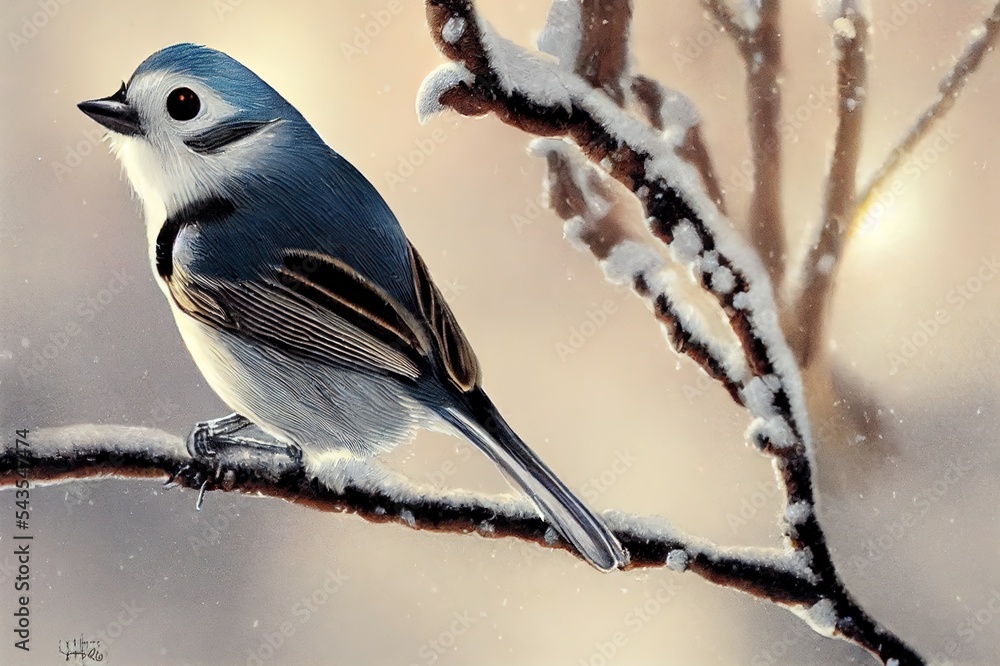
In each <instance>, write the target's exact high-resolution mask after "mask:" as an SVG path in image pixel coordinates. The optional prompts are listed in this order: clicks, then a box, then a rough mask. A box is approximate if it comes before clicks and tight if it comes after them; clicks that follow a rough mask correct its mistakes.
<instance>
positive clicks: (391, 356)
mask: <svg viewBox="0 0 1000 666" xmlns="http://www.w3.org/2000/svg"><path fill="white" fill-rule="evenodd" d="M410 258H411V261H410V264H411V276H409V277H410V278H411V279H412V280H413V282H414V285H413V286H414V289H415V290H416V293H417V296H418V302H419V307H420V311H419V312H409V311H408V310H407V309H406V308H405V307H404V306H402V305H401V304H400V303H399V302H398V301H397V300H396V299H394V298H393V297H392V296H390V295H389V294H388V293H387V292H386V291H385V290H384V289H382V288H380V287H379V286H378V285H376V284H375V283H373V282H372V281H370V280H368V279H367V278H365V277H364V276H363V275H361V274H359V273H358V272H357V271H355V270H354V269H353V268H351V267H350V266H348V265H346V264H345V263H344V262H342V261H340V260H338V259H336V258H334V257H331V256H329V255H327V254H325V253H322V252H317V251H313V250H300V249H290V250H286V251H284V252H283V253H282V254H281V259H280V264H278V265H274V266H271V267H270V269H271V270H269V271H266V272H265V273H264V275H265V277H260V278H256V279H252V280H247V279H241V280H231V279H226V278H220V277H217V276H211V275H205V274H202V273H198V272H187V271H185V270H184V266H183V265H181V264H180V263H178V264H175V265H174V269H173V272H172V274H171V275H170V277H169V278H168V279H166V282H167V286H168V287H169V291H170V294H171V296H172V298H173V300H174V302H175V303H176V304H177V306H178V307H179V308H180V309H181V310H182V311H183V312H185V313H186V314H188V315H190V316H191V317H194V318H195V319H197V320H199V321H201V322H203V323H205V324H207V325H209V326H213V327H215V328H219V329H223V330H227V331H229V332H232V333H234V334H236V335H238V336H240V337H242V338H244V339H246V340H247V341H249V342H251V343H256V344H263V345H265V346H268V347H271V348H274V349H277V350H279V351H282V352H284V353H287V354H290V355H292V356H294V357H298V358H302V359H306V360H309V361H312V362H319V363H326V364H334V365H339V366H346V367H349V368H352V369H356V370H359V371H366V372H377V373H379V374H391V375H396V376H399V377H402V378H407V379H410V380H416V379H417V378H419V377H420V376H421V375H422V374H423V373H424V372H426V371H427V370H428V369H429V368H431V367H434V366H435V365H437V366H438V367H440V368H441V369H443V370H444V371H445V373H446V376H447V378H448V379H449V380H450V381H451V382H452V383H453V384H454V385H455V386H456V388H458V389H459V390H461V391H468V390H471V389H472V388H473V387H475V386H477V385H478V383H479V379H480V373H479V364H478V361H477V360H476V357H475V354H474V353H473V351H472V348H471V347H470V346H469V343H468V341H467V340H466V338H465V336H464V335H463V334H462V331H461V329H460V328H459V327H458V324H457V322H456V321H455V317H454V315H453V314H452V313H451V310H450V309H449V308H448V306H447V304H446V303H445V301H444V299H443V298H442V296H441V293H440V291H438V289H437V287H436V286H435V285H434V283H433V282H432V281H431V279H430V275H429V273H428V272H427V267H426V266H425V265H424V263H423V261H422V260H421V259H420V256H419V255H418V254H417V253H416V251H415V250H413V248H412V246H411V247H410ZM403 279H406V278H405V277H404V278H403Z"/></svg>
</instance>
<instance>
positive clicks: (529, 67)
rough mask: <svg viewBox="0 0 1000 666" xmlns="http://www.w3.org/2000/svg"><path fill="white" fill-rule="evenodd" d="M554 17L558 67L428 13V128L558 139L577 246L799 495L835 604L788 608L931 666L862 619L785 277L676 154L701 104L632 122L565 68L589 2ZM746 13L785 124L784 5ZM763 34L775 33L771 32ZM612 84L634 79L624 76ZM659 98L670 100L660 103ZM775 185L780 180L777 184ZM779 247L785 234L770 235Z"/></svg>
mask: <svg viewBox="0 0 1000 666" xmlns="http://www.w3.org/2000/svg"><path fill="white" fill-rule="evenodd" d="M556 6H558V11H557V9H556ZM556 6H554V8H553V11H552V12H550V15H549V24H548V25H547V26H546V29H545V31H544V32H543V39H542V40H540V41H541V45H542V47H543V48H544V50H545V51H547V52H549V53H552V54H554V55H556V56H557V58H558V59H559V62H558V63H554V62H552V61H551V60H548V59H546V58H544V57H542V56H540V55H539V54H536V53H532V52H529V51H527V50H525V49H522V48H520V47H518V46H516V45H514V44H512V43H511V42H509V41H507V40H505V39H503V38H502V37H500V36H498V35H496V34H495V33H494V32H493V30H492V28H490V26H489V25H488V24H487V23H486V22H485V21H483V20H481V19H480V17H479V16H478V14H477V13H476V11H475V9H474V7H473V4H472V3H471V2H468V1H464V0H427V17H428V24H429V26H430V29H431V33H432V35H433V36H434V38H435V41H436V42H437V44H438V47H439V48H440V49H441V51H442V52H443V53H444V54H445V55H446V56H447V57H448V58H449V59H450V60H451V61H452V62H451V63H450V64H447V65H444V66H442V67H440V68H438V69H437V70H436V71H435V72H433V73H431V74H430V75H429V76H428V77H427V79H426V80H425V81H424V85H423V86H422V88H421V92H420V94H419V99H418V111H419V113H420V115H421V118H422V119H426V118H427V117H429V116H430V115H432V114H433V113H436V112H438V111H440V110H442V109H444V108H452V109H454V110H456V111H458V112H459V113H463V114H465V115H483V114H485V113H493V114H495V115H496V116H497V117H498V118H500V119H501V120H502V121H504V122H505V123H507V124H510V125H512V126H515V127H518V128H520V129H522V130H524V131H526V132H528V133H531V134H534V135H537V136H541V137H556V138H557V139H558V140H557V139H550V140H547V141H542V142H536V143H535V144H534V150H535V152H536V153H538V154H542V155H544V156H545V157H546V158H547V159H548V161H549V167H550V169H549V177H548V179H549V196H550V203H551V205H552V206H553V207H554V208H555V209H556V210H557V212H559V213H560V215H561V216H562V217H563V218H564V219H566V220H567V229H568V235H570V236H571V237H574V238H576V239H577V240H579V241H580V242H581V243H582V244H583V245H584V246H586V247H587V248H588V249H589V250H590V251H591V252H592V253H593V254H594V255H595V256H596V257H597V258H598V259H600V260H601V261H602V264H603V266H604V269H605V272H606V273H607V274H608V276H609V278H611V279H612V280H617V281H624V280H627V281H629V282H631V284H632V285H633V286H634V287H635V289H636V291H637V292H638V293H639V294H640V295H642V296H645V297H647V298H648V299H649V300H650V301H651V302H652V303H653V305H654V310H655V311H656V314H657V316H658V318H659V319H660V321H661V322H663V323H664V324H665V325H666V326H665V327H666V329H667V334H668V338H669V339H670V340H671V343H672V344H673V346H674V348H675V349H676V350H677V351H678V352H679V353H688V354H690V355H691V356H692V357H693V358H695V360H696V361H698V362H699V364H700V365H701V367H703V368H704V369H706V370H707V371H708V372H709V373H710V374H712V375H713V376H716V377H718V378H720V379H721V380H722V381H723V383H724V384H725V385H726V387H727V388H728V389H729V390H730V392H731V394H733V395H734V397H735V398H736V399H737V402H739V403H740V404H742V405H744V406H745V407H746V408H747V410H748V412H749V413H750V415H751V416H752V417H753V419H754V420H753V423H752V425H751V427H750V430H749V431H748V438H749V439H750V441H751V442H752V443H753V444H754V445H755V446H756V447H757V448H758V450H760V451H761V452H763V453H765V454H767V455H769V456H771V457H772V460H773V462H774V466H775V469H776V471H777V472H778V477H779V482H780V484H781V486H782V488H783V489H784V491H785V495H786V502H787V510H786V512H785V533H786V537H787V545H788V550H787V551H785V552H787V553H788V554H789V555H797V556H801V557H803V558H805V561H806V562H807V568H808V570H809V575H810V577H811V578H812V579H813V580H814V581H815V583H816V585H817V588H818V589H821V590H823V592H822V595H821V598H820V600H819V601H818V602H817V603H816V604H813V605H811V606H810V607H809V608H808V609H807V608H805V607H803V606H801V605H797V604H789V605H788V606H789V607H790V608H792V609H793V610H796V611H797V612H799V613H800V614H804V616H806V617H807V620H808V621H809V622H810V624H811V625H812V626H813V627H814V628H815V629H817V631H820V632H821V633H825V634H827V635H836V636H840V637H842V638H845V639H847V640H850V641H853V642H855V643H857V644H859V645H862V646H864V647H866V648H867V649H869V650H870V651H872V652H873V653H874V654H876V655H878V656H879V657H880V658H881V659H882V660H883V661H884V662H887V663H888V661H889V660H890V659H895V660H897V663H923V662H922V661H921V660H920V658H919V657H918V656H917V655H916V654H915V653H914V652H913V651H912V650H911V649H910V648H909V647H907V646H906V645H905V644H904V643H903V642H902V641H901V640H900V639H898V638H897V637H895V636H894V635H892V634H890V633H888V632H886V631H884V630H883V629H882V628H881V627H880V626H879V625H878V624H877V623H876V622H875V621H874V620H873V619H872V618H871V617H869V616H868V615H867V614H866V613H865V611H864V610H863V609H862V608H861V607H860V606H859V605H858V604H857V603H856V602H855V601H854V599H853V598H852V596H851V595H850V593H849V592H848V591H847V589H846V588H845V586H844V584H843V582H842V581H841V580H840V578H839V575H838V574H837V571H836V568H835V567H834V564H833V561H832V558H831V556H830V552H829V548H828V547H827V544H826V541H825V537H824V534H823V530H822V528H821V527H820V524H819V521H818V519H817V517H816V510H815V509H816V497H815V493H814V489H813V480H812V468H813V463H812V449H811V438H810V433H809V422H808V418H807V415H806V411H805V406H804V394H803V390H802V384H801V379H800V376H799V371H798V365H797V363H796V361H795V358H794V356H793V355H792V353H791V351H790V349H789V347H788V345H787V344H786V342H785V339H784V337H783V335H782V332H781V330H780V328H779V326H778V322H777V309H776V306H775V299H774V293H773V289H772V287H771V281H770V279H769V270H768V269H767V268H765V266H764V265H763V263H762V262H761V260H760V259H759V258H758V257H759V254H760V255H762V256H765V257H770V258H771V260H772V263H771V264H769V265H770V267H771V270H774V266H775V264H774V263H773V257H772V256H771V255H770V254H769V253H768V251H764V250H762V249H761V248H760V244H759V242H755V245H756V246H757V249H758V252H754V250H753V249H751V248H750V247H748V246H747V245H746V244H745V242H744V241H743V240H742V238H740V237H739V236H738V235H737V234H736V233H735V232H734V231H733V230H732V225H730V224H729V221H728V220H726V218H725V216H724V215H723V213H722V211H721V210H720V207H719V205H718V204H717V200H716V198H715V197H713V196H712V195H711V194H710V192H709V187H708V185H707V181H706V179H705V178H704V177H703V175H702V171H701V170H700V169H699V168H697V167H696V166H694V165H693V164H692V163H691V162H690V161H689V160H686V159H684V158H682V157H681V155H680V150H679V148H680V147H681V146H682V145H683V143H684V141H685V137H686V135H687V133H688V130H689V129H690V127H691V126H693V125H694V124H695V123H694V122H692V118H694V119H696V118H697V114H696V113H694V111H693V107H690V105H689V104H688V105H687V107H688V108H686V109H683V110H682V107H677V108H672V109H663V110H661V112H660V117H659V118H658V119H657V118H656V115H655V114H650V113H649V112H648V108H649V106H650V105H649V103H648V102H644V103H641V104H640V105H639V106H640V107H641V108H642V109H643V112H644V115H645V116H646V117H647V118H650V120H649V121H645V122H644V121H643V120H641V119H639V118H637V117H636V116H634V115H632V114H631V113H629V111H628V108H627V104H626V103H625V102H626V101H627V100H624V99H616V98H615V97H612V96H609V95H608V94H607V93H605V92H604V91H605V90H607V89H608V85H607V84H606V82H602V81H596V82H592V81H590V80H588V79H587V78H585V77H584V76H582V75H581V72H580V71H578V70H576V69H574V68H570V67H568V66H567V63H568V62H577V59H576V58H574V57H572V56H573V55H574V54H575V53H577V49H579V45H580V44H582V43H585V42H586V41H587V29H588V25H591V22H588V21H586V20H585V19H584V18H583V13H582V12H581V10H580V9H579V8H580V4H579V3H575V2H558V1H557V3H556ZM745 7H746V8H747V9H746V12H745V13H744V15H741V16H740V17H737V18H738V19H739V20H737V18H734V19H733V20H734V21H737V24H739V25H740V26H741V28H742V29H743V30H745V31H746V34H745V35H743V37H745V36H746V35H750V34H755V35H757V38H758V39H760V40H763V41H758V42H755V43H754V46H753V48H751V49H750V51H751V52H753V53H758V54H760V55H761V57H762V58H763V59H764V60H767V58H768V57H773V59H774V63H773V64H774V67H775V69H774V70H773V71H772V72H771V73H770V74H768V75H767V76H768V77H772V78H771V85H770V87H769V88H768V91H767V92H768V94H770V95H773V97H771V98H770V101H771V102H773V104H774V105H775V106H774V108H773V109H772V111H774V114H775V115H774V120H775V124H776V122H777V116H776V114H777V104H778V98H777V86H776V83H775V82H776V77H777V74H778V70H779V69H780V50H777V51H768V52H767V53H764V52H763V51H762V49H764V48H765V46H766V47H767V48H772V49H780V45H779V43H778V34H779V27H778V25H777V19H778V8H777V3H776V2H769V1H768V0H764V2H763V3H761V5H760V7H759V8H756V3H746V4H745ZM574 11H575V12H576V14H574ZM554 17H557V18H558V22H556V21H554V20H553V18H554ZM765 19H766V20H767V22H768V25H769V26H770V27H767V28H765V27H762V26H763V23H765ZM456 23H460V24H461V26H462V30H461V32H460V33H457V34H456V31H455V30H451V29H449V26H451V27H453V26H454V25H455V24H456ZM757 31H760V32H757ZM626 61H627V59H626ZM611 71H614V72H618V71H621V76H622V77H625V76H627V71H624V70H620V69H619V68H612V70H611ZM753 71H754V70H753V69H752V68H751V70H749V71H748V76H749V75H750V74H751V73H753ZM595 84H596V85H595ZM631 87H632V86H627V85H620V86H613V89H620V90H628V89H630V88H631ZM655 90H656V91H657V92H659V93H660V97H661V99H665V97H664V95H663V94H662V92H663V90H662V89H655ZM758 92H760V91H758ZM685 99H686V98H685ZM651 116H652V117H651ZM764 116H765V117H764V120H765V121H766V120H767V118H769V117H770V115H769V114H768V113H766V112H765V113H764ZM756 120H757V119H755V122H756ZM770 136H771V137H772V138H773V137H774V136H777V132H776V131H775V132H774V133H773V134H771V135H770ZM570 141H571V142H572V144H575V146H576V147H578V148H579V150H580V151H582V152H583V154H584V155H586V157H587V158H589V160H590V163H589V164H585V163H582V160H576V157H577V155H576V153H575V152H574V151H575V150H576V149H575V148H572V147H571V146H572V144H570V143H569V142H570ZM768 149H774V150H777V147H776V146H768ZM596 166H599V167H600V168H601V169H603V170H604V171H606V172H607V173H608V174H609V175H610V176H611V177H612V178H614V179H616V180H618V181H619V182H620V183H621V184H622V185H624V186H625V187H626V188H627V189H628V190H630V191H631V192H632V193H633V194H634V195H635V197H636V198H637V199H638V200H639V202H640V203H641V204H642V206H643V208H644V210H645V213H646V216H647V220H646V224H647V227H648V230H649V231H650V232H652V234H653V236H654V237H655V238H658V239H659V240H661V241H663V243H665V245H666V247H667V248H669V250H670V254H671V256H672V258H673V260H674V262H675V263H677V264H679V265H680V266H682V267H683V268H684V269H686V271H687V272H688V275H689V277H690V278H691V279H692V280H693V281H694V282H695V283H696V284H698V285H700V286H701V287H702V289H703V290H704V293H705V294H707V295H708V296H710V297H711V299H712V300H713V301H714V303H715V305H716V306H717V308H718V311H719V312H720V313H721V315H722V317H723V319H724V321H725V322H727V323H728V325H729V328H730V330H731V333H732V334H733V336H734V338H735V341H736V343H735V344H732V345H728V346H727V345H726V344H725V343H724V342H722V343H720V342H719V341H718V340H713V339H712V337H711V336H710V334H709V332H708V330H707V327H706V326H704V323H703V322H702V321H699V320H698V319H697V318H696V317H688V318H686V319H684V318H682V317H678V316H676V315H677V313H678V308H677V303H678V301H677V299H676V298H673V297H672V291H673V285H674V283H675V282H676V281H677V276H676V275H675V274H674V273H672V272H671V271H669V270H668V269H667V267H666V262H665V261H664V258H663V256H662V255H661V254H660V253H659V252H658V251H656V250H655V249H653V248H651V247H650V245H649V244H648V242H645V239H643V240H642V241H639V242H637V241H636V240H635V236H634V235H633V234H632V232H630V231H628V230H627V226H626V225H625V224H624V223H623V220H622V215H623V213H622V212H621V210H620V209H618V208H616V206H615V204H616V202H615V200H614V193H613V191H612V189H611V186H610V183H606V182H604V181H602V179H601V178H602V175H601V174H600V173H599V172H598V171H597V170H596ZM773 175H774V176H775V178H777V175H778V172H777V171H775V172H773ZM772 184H773V183H772ZM775 187H777V185H776V184H775ZM770 196H771V197H772V199H771V201H770V203H769V205H770V206H773V207H780V197H778V196H776V195H775V193H774V192H771V195H770ZM779 222H780V218H779ZM605 224H607V227H605V226H604V225H605ZM778 230H779V231H780V224H779V226H778ZM773 232H774V229H773V228H772V229H771V235H772V236H773V235H774V233H773ZM751 235H752V236H753V235H754V233H753V232H752V234H751ZM778 235H780V234H778ZM781 254H783V252H782V253H781ZM779 272H780V271H779Z"/></svg>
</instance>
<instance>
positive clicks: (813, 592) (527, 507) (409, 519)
mask: <svg viewBox="0 0 1000 666" xmlns="http://www.w3.org/2000/svg"><path fill="white" fill-rule="evenodd" d="M28 441H29V442H30V449H29V450H30V452H31V453H30V456H29V457H27V458H25V457H21V458H19V457H18V454H17V451H15V450H14V449H11V448H7V449H5V450H4V451H3V453H2V455H0V488H9V487H11V486H13V485H14V483H15V482H16V480H17V479H19V478H21V477H20V475H19V470H22V471H23V473H24V474H25V475H26V478H28V479H29V480H30V482H31V484H32V486H35V487H38V486H44V485H53V484H57V483H62V482H66V481H71V480H76V479H98V478H106V477H116V478H123V479H130V478H131V479H155V478H161V479H165V480H166V479H172V480H173V482H174V483H175V484H176V485H180V486H182V487H189V488H198V489H202V488H201V485H200V484H199V483H197V482H194V481H192V479H194V478H195V477H194V476H193V475H191V474H189V473H188V472H189V471H190V468H191V467H192V466H193V467H198V465H199V463H198V462H197V461H196V460H195V459H193V458H192V457H191V456H190V454H188V452H187V449H186V447H185V445H184V440H183V439H182V438H180V437H176V436H173V435H170V434H168V433H165V432H162V431H159V430H154V429H151V428H135V427H126V426H100V425H75V426H66V427H61V428H46V429H40V430H33V431H32V432H31V435H30V439H29V440H28ZM185 469H187V471H184V470H185ZM203 490H205V491H213V490H223V491H239V492H241V493H243V494H249V495H258V496H263V497H273V498H278V499H283V500H286V501H289V502H292V503H294V504H300V505H303V506H306V507H309V508H311V509H315V510H318V511H324V512H334V513H351V514H355V515H357V516H359V517H361V518H363V519H364V520H367V521H369V522H372V523H393V524H396V525H404V526H407V527H410V528H412V529H415V530H422V531H435V532H444V533H449V534H478V535H479V536H482V537H485V538H491V539H494V538H501V537H509V538H515V539H519V540H521V541H525V542H529V543H534V544H537V545H539V546H543V547H545V548H560V549H563V550H565V551H566V552H567V553H569V554H571V555H573V556H576V557H579V554H578V553H577V552H576V550H575V549H574V548H572V546H570V545H568V544H567V543H565V542H563V541H562V540H561V539H560V537H559V536H558V534H557V533H556V532H555V530H554V529H553V528H552V527H550V526H549V524H548V523H546V522H545V520H544V519H543V518H542V517H541V516H540V515H539V514H538V511H537V510H536V509H535V507H534V505H532V504H531V503H530V502H528V501H527V500H526V499H524V498H522V497H520V496H518V497H514V496H504V495H495V496H491V495H484V494H480V493H473V492H463V491H447V490H437V489H434V488H430V487H427V486H420V485H417V484H414V483H412V482H411V481H409V480H408V479H406V478H405V477H403V476H401V475H399V474H397V473H394V472H391V471H389V470H387V469H386V468H384V467H382V466H380V465H378V464H377V463H375V462H374V461H373V460H369V461H364V462H361V461H355V462H353V463H349V464H346V465H341V466H340V467H338V469H337V470H336V471H335V472H331V473H330V474H329V475H328V476H325V477H323V478H315V477H309V476H306V475H305V473H304V472H303V470H302V468H301V467H299V466H296V465H277V466H276V465H274V464H273V463H272V462H270V461H269V460H268V459H267V457H246V458H242V459H240V461H239V464H237V465H234V466H232V467H226V468H224V469H222V470H216V471H214V472H213V473H212V474H211V475H210V476H209V478H208V479H207V485H205V487H204V488H203ZM604 519H605V521H606V522H607V523H608V525H609V526H610V527H611V528H612V530H613V531H614V533H615V535H616V536H617V537H618V539H619V540H620V541H621V544H622V546H624V547H625V549H626V550H627V551H628V554H629V564H628V566H627V568H629V569H635V568H640V567H669V568H670V569H672V570H674V571H678V572H680V571H690V572H692V573H695V574H697V575H698V576H701V577H702V578H705V579H706V580H709V581H711V582H713V583H716V584H718V585H723V586H725V587H732V588H735V589H738V590H742V591H743V592H746V593H747V594H751V595H753V596H756V597H760V598H763V599H767V600H769V601H772V602H775V603H781V604H788V605H795V606H798V607H804V608H808V607H811V606H813V605H815V604H816V603H820V601H821V597H822V590H821V589H820V588H819V587H818V586H817V585H816V583H815V581H814V580H813V578H812V576H811V575H810V574H809V572H808V570H807V568H806V567H805V566H804V564H803V562H804V560H803V558H801V557H798V556H796V555H794V554H789V553H784V552H782V551H779V550H774V549H747V548H741V549H722V548H719V547H717V546H715V545H713V544H710V543H708V542H706V541H703V540H699V539H695V538H692V537H689V536H686V535H684V534H681V533H679V532H677V531H676V530H674V529H673V528H672V527H670V525H669V524H668V523H667V522H666V521H665V520H664V519H662V518H656V517H642V516H635V515H631V514H623V513H614V512H608V513H605V515H604Z"/></svg>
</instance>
